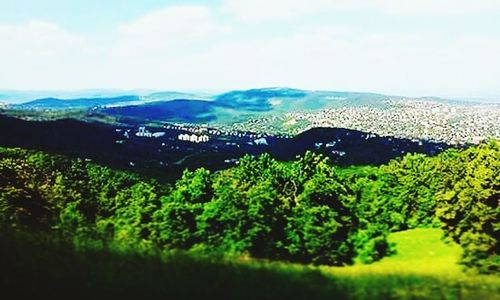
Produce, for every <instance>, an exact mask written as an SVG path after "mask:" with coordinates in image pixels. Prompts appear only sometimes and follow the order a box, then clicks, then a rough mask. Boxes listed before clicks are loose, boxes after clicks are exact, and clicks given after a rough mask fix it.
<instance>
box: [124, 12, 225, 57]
mask: <svg viewBox="0 0 500 300" xmlns="http://www.w3.org/2000/svg"><path fill="white" fill-rule="evenodd" d="M230 31H231V29H230V27H229V26H227V25H222V24H221V23H219V22H217V20H216V19H215V18H214V16H213V14H212V12H211V11H210V9H208V8H207V7H204V6H172V7H167V8H165V9H161V10H157V11H154V12H151V13H149V14H146V15H144V16H142V17H140V18H138V19H136V20H134V21H132V22H130V23H127V24H122V25H121V26H119V27H118V32H119V34H120V36H119V40H118V42H117V43H116V45H115V51H116V52H115V53H116V54H118V55H123V56H129V55H134V53H138V54H139V55H141V54H147V53H148V54H161V53H166V52H172V51H173V52H175V51H176V50H186V49H189V48H193V47H194V46H197V45H203V43H205V42H207V41H210V40H214V39H217V38H218V37H220V36H221V35H223V34H226V33H229V32H230Z"/></svg>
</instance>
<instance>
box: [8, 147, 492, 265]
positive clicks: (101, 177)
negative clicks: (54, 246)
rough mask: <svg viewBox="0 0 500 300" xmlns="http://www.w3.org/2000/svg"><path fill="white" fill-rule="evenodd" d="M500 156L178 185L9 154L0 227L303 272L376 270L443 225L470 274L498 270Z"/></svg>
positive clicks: (276, 171)
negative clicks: (302, 266)
mask: <svg viewBox="0 0 500 300" xmlns="http://www.w3.org/2000/svg"><path fill="white" fill-rule="evenodd" d="M499 149H500V146H499V142H497V141H492V142H490V143H488V144H483V145H481V146H478V147H471V148H468V149H465V150H448V151H446V152H444V153H442V154H440V155H438V156H435V157H426V156H424V155H420V154H408V155H406V156H404V157H402V158H398V159H395V160H393V161H391V162H390V163H389V164H387V165H383V166H380V167H373V166H361V167H350V168H338V167H336V166H333V165H331V164H330V163H329V161H328V159H327V158H325V157H323V156H321V155H317V154H314V153H312V152H307V153H305V154H304V155H303V156H301V157H298V158H297V159H296V160H295V161H292V162H279V161H276V160H275V159H273V158H272V157H271V156H269V155H267V154H264V155H262V156H260V157H257V158H254V157H251V156H245V157H243V158H242V159H241V160H240V162H239V164H238V165H237V166H235V167H233V168H231V169H228V170H224V171H220V172H216V173H211V172H210V171H208V170H206V169H203V168H200V169H197V170H194V171H185V172H184V174H183V175H182V177H181V178H180V179H179V180H177V181H176V182H175V184H174V185H172V186H166V185H162V184H159V183H157V182H156V181H154V180H146V179H144V178H141V177H139V176H137V175H134V174H132V173H127V172H121V171H115V170H111V169H109V168H107V167H103V166H98V165H95V164H92V163H90V162H87V161H84V160H69V159H66V158H64V157H61V156H55V155H48V154H43V153H40V152H33V151H26V150H21V149H2V148H0V227H2V228H4V229H5V228H9V229H11V230H23V229H30V230H42V231H53V232H56V233H58V234H60V235H61V236H62V237H67V238H70V239H72V240H74V242H75V243H77V244H78V243H91V244H92V245H95V246H99V247H115V248H117V249H124V250H126V249H130V248H136V249H139V250H144V251H149V250H154V249H191V250H193V251H194V250H196V251H208V252H214V251H215V252H218V251H221V252H224V253H232V254H236V255H240V254H247V255H250V256H253V257H257V258H273V259H283V260H290V261H297V262H303V263H314V264H330V265H343V264H350V263H352V262H353V259H354V258H355V257H358V258H359V259H360V260H361V261H362V262H367V263H369V262H372V261H375V260H377V259H380V258H382V257H383V256H385V255H387V254H389V253H390V252H391V245H389V244H388V243H387V240H386V236H387V235H388V233H390V232H392V231H398V230H403V229H407V228H415V227H421V226H440V225H441V226H443V228H444V229H445V231H446V232H447V234H448V235H449V236H450V237H451V238H453V239H454V240H455V241H457V242H458V243H460V244H461V245H462V246H463V248H464V256H463V263H464V264H465V265H467V266H469V267H477V268H478V269H479V270H480V271H484V272H494V271H498V266H499V258H498V257H499V256H498V250H497V249H498V248H499V247H498V239H497V237H498V234H499V232H498V230H499V228H500V227H499V223H498V213H499V208H498V202H499V190H500V177H499V176H500V159H499V157H500V151H499Z"/></svg>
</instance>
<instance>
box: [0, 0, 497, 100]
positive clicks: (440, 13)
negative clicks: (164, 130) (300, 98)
mask: <svg viewBox="0 0 500 300" xmlns="http://www.w3.org/2000/svg"><path fill="white" fill-rule="evenodd" d="M0 45H1V46H0V89H10V90H12V89H19V90H33V89H38V90H40V89H43V90H75V89H88V88H93V89H95V88H116V89H137V88H151V89H170V90H186V89H188V90H194V89H212V90H223V89H241V88H253V87H268V86H289V87H296V88H305V89H327V90H353V91H374V92H382V93H388V94H403V95H437V96H445V97H498V96H500V84H499V83H498V79H499V78H500V55H499V53H500V1H498V0H475V1H470V0H350V1H345V0H308V1H301V0H218V1H208V0H207V1H179V0H171V1H159V0H142V1H135V0H134V1H132V0H120V1H119V0H106V1H102V0H101V1H97V0H86V1H78V0H75V1H63V0H0Z"/></svg>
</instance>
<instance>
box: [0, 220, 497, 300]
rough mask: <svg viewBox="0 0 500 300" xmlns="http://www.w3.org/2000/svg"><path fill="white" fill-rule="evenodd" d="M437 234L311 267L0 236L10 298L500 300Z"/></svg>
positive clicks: (490, 281)
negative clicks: (380, 254)
mask: <svg viewBox="0 0 500 300" xmlns="http://www.w3.org/2000/svg"><path fill="white" fill-rule="evenodd" d="M441 236H442V232H441V231H440V230H438V229H415V230H408V231H404V232H399V233H395V234H392V235H391V236H390V240H391V241H392V242H394V243H396V249H397V253H396V254H395V255H393V256H391V257H387V258H384V259H383V260H381V261H380V262H377V263H374V264H371V265H361V264H356V265H353V266H348V267H326V266H325V267H312V266H303V265H297V264H288V263H283V262H268V261H255V260H251V259H247V258H240V259H234V258H233V259H227V258H226V259H224V258H217V257H206V256H197V255H193V254H188V253H185V252H173V253H168V254H162V255H158V254H157V255H154V254H148V255H145V254H137V253H115V252H110V251H102V250H100V251H97V250H89V249H87V250H80V251H75V250H74V248H73V247H72V246H70V245H68V244H67V243H64V242H61V241H55V240H54V239H53V238H50V237H46V236H39V235H34V234H25V235H19V234H16V235H9V234H7V235H6V234H4V235H2V236H1V238H0V287H1V289H2V290H1V292H0V293H1V294H0V295H4V296H8V297H2V298H3V299H11V298H12V299H20V298H52V299H77V298H79V299H115V298H121V299H131V298H138V299H148V298H151V299H152V298H156V299H500V297H499V294H500V277H499V276H484V275H483V276H479V275H474V274H466V273H464V272H463V271H462V270H461V268H460V266H459V265H458V264H457V261H458V258H459V255H460V248H459V247H458V246H457V245H455V244H453V243H448V244H447V243H445V242H443V241H442V240H441Z"/></svg>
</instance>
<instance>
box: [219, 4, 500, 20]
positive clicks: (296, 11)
mask: <svg viewBox="0 0 500 300" xmlns="http://www.w3.org/2000/svg"><path fill="white" fill-rule="evenodd" d="M222 10H223V11H224V12H226V13H227V14H229V15H232V16H234V17H236V18H237V19H240V20H242V21H284V20H291V19H294V18H299V17H304V16H308V15H314V14H332V13H336V12H338V13H344V12H353V11H366V12H371V13H383V14H388V15H399V16H444V15H470V14H478V13H499V12H500V1H498V0H307V1H304V0H226V1H225V2H224V4H223V9H222Z"/></svg>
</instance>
